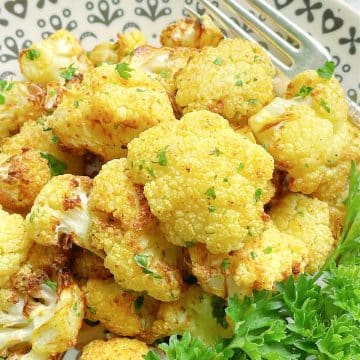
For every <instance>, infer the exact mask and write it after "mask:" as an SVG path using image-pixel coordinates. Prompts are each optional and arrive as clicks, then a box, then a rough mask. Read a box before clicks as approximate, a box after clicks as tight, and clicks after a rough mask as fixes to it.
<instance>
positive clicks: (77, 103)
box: [74, 100, 80, 109]
mask: <svg viewBox="0 0 360 360" xmlns="http://www.w3.org/2000/svg"><path fill="white" fill-rule="evenodd" d="M79 105H80V103H79V100H74V108H76V109H77V108H78V107H79Z"/></svg>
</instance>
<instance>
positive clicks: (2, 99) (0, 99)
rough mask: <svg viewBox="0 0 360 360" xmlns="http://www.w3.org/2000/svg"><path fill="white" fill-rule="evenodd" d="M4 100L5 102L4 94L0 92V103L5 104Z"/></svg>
mask: <svg viewBox="0 0 360 360" xmlns="http://www.w3.org/2000/svg"><path fill="white" fill-rule="evenodd" d="M5 102H6V99H5V96H4V95H3V94H0V105H3V104H5Z"/></svg>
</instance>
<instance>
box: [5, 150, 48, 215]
mask: <svg viewBox="0 0 360 360" xmlns="http://www.w3.org/2000/svg"><path fill="white" fill-rule="evenodd" d="M1 158H2V156H1V154H0V159H1ZM50 177H51V173H50V169H49V166H48V162H47V160H46V159H44V158H42V157H41V153H40V152H39V151H37V150H30V149H24V150H23V152H22V153H21V154H18V155H13V156H10V157H9V158H8V159H6V160H5V161H4V162H3V163H1V160H0V204H1V205H2V206H3V207H4V208H6V209H7V210H9V211H13V212H19V213H26V212H28V211H29V210H30V209H31V206H32V205H33V203H34V200H35V198H36V196H37V195H38V193H39V192H40V190H41V188H42V187H43V186H44V185H45V184H46V183H47V182H48V181H49V180H50Z"/></svg>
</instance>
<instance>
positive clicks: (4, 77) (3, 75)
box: [0, 71, 16, 80]
mask: <svg viewBox="0 0 360 360" xmlns="http://www.w3.org/2000/svg"><path fill="white" fill-rule="evenodd" d="M14 76H16V74H15V73H13V72H12V71H4V72H3V73H1V74H0V79H1V80H11V79H13V78H14Z"/></svg>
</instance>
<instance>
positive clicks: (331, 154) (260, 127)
mask: <svg viewBox="0 0 360 360" xmlns="http://www.w3.org/2000/svg"><path fill="white" fill-rule="evenodd" d="M309 89H310V90H309ZM309 91H310V93H309V95H308V94H307V93H308V92H309ZM299 94H300V95H299ZM291 96H295V97H294V98H293V99H281V98H276V99H274V100H273V102H272V103H271V104H269V105H268V106H266V107H265V108H263V109H262V110H260V111H259V112H258V113H257V114H255V115H253V116H252V117H251V118H250V119H249V124H250V126H251V128H252V130H253V132H254V134H255V137H256V138H257V140H258V142H260V143H262V144H263V145H264V146H265V147H266V148H267V149H268V151H269V152H270V153H271V155H272V156H273V157H274V158H275V160H276V167H277V168H278V169H280V170H286V171H288V172H289V174H290V176H291V183H290V190H292V191H296V192H298V191H300V192H302V193H305V194H310V193H312V192H314V191H315V190H316V189H317V187H318V186H319V185H320V183H321V181H322V179H323V177H324V176H325V173H326V171H327V167H328V165H330V164H331V165H334V164H335V163H337V162H338V161H339V160H340V159H341V157H342V154H343V152H344V147H345V145H346V144H347V142H348V137H349V129H348V124H347V121H346V119H347V104H346V101H345V97H344V94H343V91H342V89H341V87H340V85H339V83H338V81H337V80H336V79H335V78H332V79H330V80H326V79H322V78H320V77H319V76H318V75H317V73H316V72H315V71H307V72H305V73H302V74H299V75H298V76H297V77H296V78H295V79H294V80H293V81H292V82H291V83H290V84H289V86H288V92H287V97H288V98H289V97H291Z"/></svg>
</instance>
